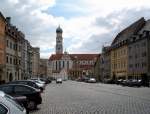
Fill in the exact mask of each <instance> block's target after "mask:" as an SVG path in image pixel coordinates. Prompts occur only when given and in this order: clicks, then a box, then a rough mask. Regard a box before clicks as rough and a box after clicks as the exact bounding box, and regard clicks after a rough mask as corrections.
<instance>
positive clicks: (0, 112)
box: [0, 91, 27, 114]
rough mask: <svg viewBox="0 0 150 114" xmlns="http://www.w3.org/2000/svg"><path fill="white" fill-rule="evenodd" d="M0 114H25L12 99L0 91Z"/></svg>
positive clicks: (24, 110)
mask: <svg viewBox="0 0 150 114" xmlns="http://www.w3.org/2000/svg"><path fill="white" fill-rule="evenodd" d="M0 114H27V112H26V109H25V108H24V107H22V106H20V105H19V104H18V103H17V102H16V101H15V100H14V99H13V97H11V96H9V95H7V94H5V93H4V92H2V91H0Z"/></svg>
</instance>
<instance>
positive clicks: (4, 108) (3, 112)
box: [0, 104, 8, 114]
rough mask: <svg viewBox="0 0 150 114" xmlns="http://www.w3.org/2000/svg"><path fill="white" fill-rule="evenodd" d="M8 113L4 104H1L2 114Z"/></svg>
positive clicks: (0, 113) (0, 111)
mask: <svg viewBox="0 0 150 114" xmlns="http://www.w3.org/2000/svg"><path fill="white" fill-rule="evenodd" d="M7 113H8V109H7V108H6V107H5V106H3V105H2V104H0V114H7Z"/></svg>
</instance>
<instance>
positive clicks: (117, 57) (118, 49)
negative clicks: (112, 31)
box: [111, 18, 145, 80]
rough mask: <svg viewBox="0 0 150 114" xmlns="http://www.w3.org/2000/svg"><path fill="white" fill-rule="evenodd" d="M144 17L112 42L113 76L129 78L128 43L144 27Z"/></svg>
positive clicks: (115, 77)
mask: <svg viewBox="0 0 150 114" xmlns="http://www.w3.org/2000/svg"><path fill="white" fill-rule="evenodd" d="M144 23H145V21H144V18H141V19H139V20H138V21H136V22H134V23H133V24H131V25H130V26H129V27H127V28H126V29H124V30H122V31H121V32H120V33H118V35H117V36H116V37H115V39H114V40H113V42H112V44H111V78H112V79H114V80H115V79H120V78H121V79H128V72H129V71H128V45H129V41H130V39H131V37H133V36H134V35H136V34H137V33H138V31H139V30H140V29H141V28H142V27H143V25H144Z"/></svg>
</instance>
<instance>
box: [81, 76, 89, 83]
mask: <svg viewBox="0 0 150 114" xmlns="http://www.w3.org/2000/svg"><path fill="white" fill-rule="evenodd" d="M89 79H90V78H89V77H83V78H82V81H84V82H88V80H89Z"/></svg>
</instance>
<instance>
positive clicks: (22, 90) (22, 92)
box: [0, 84, 42, 110]
mask: <svg viewBox="0 0 150 114" xmlns="http://www.w3.org/2000/svg"><path fill="white" fill-rule="evenodd" d="M0 90H1V91H4V92H5V93H6V94H9V95H11V96H17V95H19V96H26V97H27V100H28V102H27V105H26V106H25V108H27V109H29V110H33V109H36V108H37V105H38V104H41V103H42V97H41V92H40V91H39V90H38V89H35V88H33V87H31V86H27V85H23V84H5V85H1V86H0Z"/></svg>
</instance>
